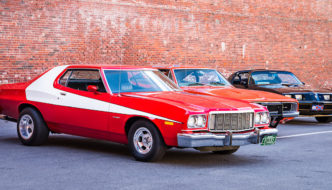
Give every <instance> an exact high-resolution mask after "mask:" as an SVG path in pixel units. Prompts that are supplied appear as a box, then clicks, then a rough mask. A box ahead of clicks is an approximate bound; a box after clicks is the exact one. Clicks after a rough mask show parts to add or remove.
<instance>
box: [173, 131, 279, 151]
mask: <svg viewBox="0 0 332 190" xmlns="http://www.w3.org/2000/svg"><path fill="white" fill-rule="evenodd" d="M277 134H278V130H277V129H262V130H259V129H256V130H255V131H254V132H250V133H244V134H238V133H237V134H233V133H231V132H228V133H226V134H212V133H198V134H178V136H177V137H178V146H179V147H187V148H195V147H206V146H242V145H247V144H259V143H261V142H262V139H263V137H264V136H266V135H277Z"/></svg>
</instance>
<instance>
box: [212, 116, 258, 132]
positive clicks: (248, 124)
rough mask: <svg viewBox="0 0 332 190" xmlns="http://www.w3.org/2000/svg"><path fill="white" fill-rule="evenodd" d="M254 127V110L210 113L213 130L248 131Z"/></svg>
mask: <svg viewBox="0 0 332 190" xmlns="http://www.w3.org/2000/svg"><path fill="white" fill-rule="evenodd" d="M253 128H254V112H244V113H238V112H237V113H216V114H210V120H209V129H210V131H212V132H226V131H246V130H251V129H253Z"/></svg>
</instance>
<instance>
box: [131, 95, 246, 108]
mask: <svg viewBox="0 0 332 190" xmlns="http://www.w3.org/2000/svg"><path fill="white" fill-rule="evenodd" d="M125 96H128V97H134V98H140V99H149V100H151V101H157V102H163V103H167V104H171V105H176V106H178V107H181V108H183V109H186V110H188V111H202V110H205V111H209V110H238V109H243V108H251V107H252V105H251V104H249V103H248V102H245V101H240V100H233V99H228V98H216V97H211V96H205V95H195V94H191V93H187V92H182V91H178V92H156V93H154V92H149V93H127V94H125Z"/></svg>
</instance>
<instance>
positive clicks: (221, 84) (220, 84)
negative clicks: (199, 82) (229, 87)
mask: <svg viewBox="0 0 332 190" xmlns="http://www.w3.org/2000/svg"><path fill="white" fill-rule="evenodd" d="M209 84H211V85H217V86H225V85H226V84H225V83H221V82H210V83H209Z"/></svg>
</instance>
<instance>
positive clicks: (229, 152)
mask: <svg viewBox="0 0 332 190" xmlns="http://www.w3.org/2000/svg"><path fill="white" fill-rule="evenodd" d="M239 148H240V147H239V146H234V147H231V148H229V149H227V150H219V151H212V152H213V153H215V154H224V155H227V154H233V153H234V152H236V151H237V150H239Z"/></svg>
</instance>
